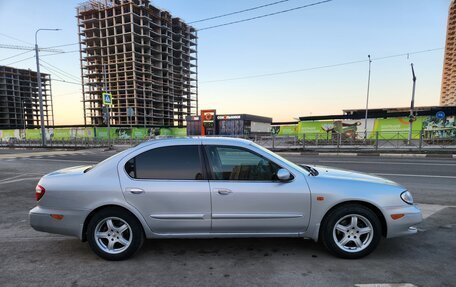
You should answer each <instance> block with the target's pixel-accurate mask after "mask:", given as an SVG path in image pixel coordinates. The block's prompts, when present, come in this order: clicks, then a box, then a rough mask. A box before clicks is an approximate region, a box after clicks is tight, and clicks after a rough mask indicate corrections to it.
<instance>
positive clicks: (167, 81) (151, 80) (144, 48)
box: [77, 0, 198, 127]
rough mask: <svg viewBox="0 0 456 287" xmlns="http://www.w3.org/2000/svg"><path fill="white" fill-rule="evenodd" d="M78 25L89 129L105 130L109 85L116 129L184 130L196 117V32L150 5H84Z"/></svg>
mask: <svg viewBox="0 0 456 287" xmlns="http://www.w3.org/2000/svg"><path fill="white" fill-rule="evenodd" d="M77 19H78V28H79V43H80V59H81V76H82V89H83V103H84V123H85V124H86V125H94V126H103V125H104V124H103V115H102V106H103V104H102V92H103V87H104V86H105V85H104V84H106V87H107V90H108V91H109V92H110V93H111V94H112V95H113V106H112V108H111V114H110V123H111V124H112V125H117V126H122V125H125V126H129V125H132V126H136V127H150V126H184V125H185V124H186V123H185V119H186V116H188V115H195V114H196V113H197V110H196V109H197V101H198V95H197V92H198V91H197V35H196V30H195V29H194V28H193V27H191V26H189V25H187V24H186V23H184V22H183V21H182V20H181V19H179V18H175V17H172V15H171V14H170V13H169V12H167V11H164V10H161V9H158V8H156V7H154V6H152V5H150V3H149V1H148V0H117V1H114V0H103V1H102V0H96V1H95V0H92V1H88V2H84V3H82V4H80V5H79V6H78V7H77ZM104 73H105V78H106V83H104V82H103V78H104ZM130 108H131V109H133V117H131V118H129V117H128V112H127V111H128V109H130Z"/></svg>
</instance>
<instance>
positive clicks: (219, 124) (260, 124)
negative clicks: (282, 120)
mask: <svg viewBox="0 0 456 287" xmlns="http://www.w3.org/2000/svg"><path fill="white" fill-rule="evenodd" d="M208 115H209V116H208ZM201 120H203V122H202V123H201ZM271 123H272V118H268V117H261V116H256V115H248V114H229V115H216V113H215V110H214V111H213V113H212V114H207V113H204V111H202V112H201V115H199V116H188V117H187V135H189V136H195V135H201V134H202V129H204V135H209V136H210V135H223V136H250V135H262V134H267V135H269V134H270V133H271Z"/></svg>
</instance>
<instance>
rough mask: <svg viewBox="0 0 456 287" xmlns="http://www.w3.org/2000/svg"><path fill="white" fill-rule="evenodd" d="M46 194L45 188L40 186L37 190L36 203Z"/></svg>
mask: <svg viewBox="0 0 456 287" xmlns="http://www.w3.org/2000/svg"><path fill="white" fill-rule="evenodd" d="M45 192H46V189H44V187H42V186H41V185H39V184H38V185H37V186H36V188H35V196H36V201H39V200H40V199H41V198H42V197H43V195H44V193H45Z"/></svg>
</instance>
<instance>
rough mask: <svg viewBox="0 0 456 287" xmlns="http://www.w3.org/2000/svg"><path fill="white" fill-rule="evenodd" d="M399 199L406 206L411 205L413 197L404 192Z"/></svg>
mask: <svg viewBox="0 0 456 287" xmlns="http://www.w3.org/2000/svg"><path fill="white" fill-rule="evenodd" d="M401 199H402V200H403V201H404V202H405V203H408V204H413V196H412V194H411V193H410V192H408V191H404V192H403V193H401Z"/></svg>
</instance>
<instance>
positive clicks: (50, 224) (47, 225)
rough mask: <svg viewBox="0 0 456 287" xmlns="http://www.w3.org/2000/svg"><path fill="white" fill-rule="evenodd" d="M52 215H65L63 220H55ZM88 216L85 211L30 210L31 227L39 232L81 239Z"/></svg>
mask: <svg viewBox="0 0 456 287" xmlns="http://www.w3.org/2000/svg"><path fill="white" fill-rule="evenodd" d="M51 214H59V215H63V219H61V220H57V219H54V218H52V217H51ZM87 214H88V211H85V210H55V209H46V208H42V207H40V206H37V207H35V208H33V209H32V210H30V212H29V219H30V225H31V226H32V227H33V229H35V230H37V231H42V232H48V233H55V234H62V235H69V236H76V237H78V238H81V236H82V227H83V225H84V220H85V218H86V216H87Z"/></svg>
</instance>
